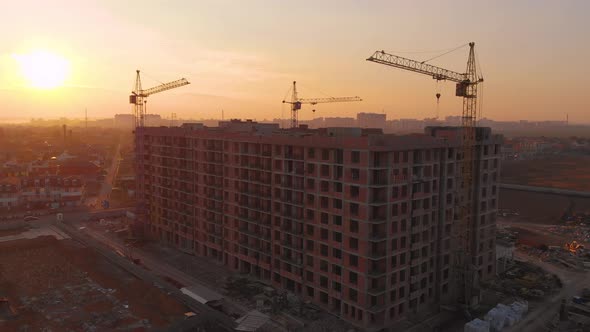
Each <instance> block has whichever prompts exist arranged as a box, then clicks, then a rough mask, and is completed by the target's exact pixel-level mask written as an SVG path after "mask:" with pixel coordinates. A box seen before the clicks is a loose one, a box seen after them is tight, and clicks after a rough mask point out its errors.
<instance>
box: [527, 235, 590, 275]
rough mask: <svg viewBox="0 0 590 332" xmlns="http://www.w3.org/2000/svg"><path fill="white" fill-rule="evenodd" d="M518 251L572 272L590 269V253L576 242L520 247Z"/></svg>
mask: <svg viewBox="0 0 590 332" xmlns="http://www.w3.org/2000/svg"><path fill="white" fill-rule="evenodd" d="M518 250H519V251H521V252H524V253H525V254H527V255H529V256H532V257H537V258H539V260H541V261H543V262H548V263H552V264H555V265H558V266H560V267H565V268H569V269H572V270H583V269H590V252H589V251H588V250H586V249H585V248H584V247H583V246H581V245H579V244H578V243H577V242H576V241H572V242H570V243H566V244H564V245H563V246H541V247H531V246H528V245H519V246H518Z"/></svg>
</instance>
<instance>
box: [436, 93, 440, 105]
mask: <svg viewBox="0 0 590 332" xmlns="http://www.w3.org/2000/svg"><path fill="white" fill-rule="evenodd" d="M439 101H440V93H437V94H436V103H437V104H438V102H439Z"/></svg>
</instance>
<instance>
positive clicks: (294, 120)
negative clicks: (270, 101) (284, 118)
mask: <svg viewBox="0 0 590 332" xmlns="http://www.w3.org/2000/svg"><path fill="white" fill-rule="evenodd" d="M350 101H362V99H361V98H360V97H358V96H355V97H328V98H299V97H298V96H297V82H296V81H293V93H292V94H291V100H290V101H287V100H283V104H291V128H297V126H298V122H299V119H298V118H299V116H298V111H299V110H300V109H301V105H302V104H310V105H316V104H323V103H342V102H350Z"/></svg>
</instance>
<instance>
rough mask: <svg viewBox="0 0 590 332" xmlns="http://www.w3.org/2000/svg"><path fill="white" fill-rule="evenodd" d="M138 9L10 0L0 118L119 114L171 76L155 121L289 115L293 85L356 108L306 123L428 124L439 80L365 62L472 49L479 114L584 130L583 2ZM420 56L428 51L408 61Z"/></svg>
mask: <svg viewBox="0 0 590 332" xmlns="http://www.w3.org/2000/svg"><path fill="white" fill-rule="evenodd" d="M138 4H139V2H134V1H128V2H124V3H118V2H114V1H100V2H98V1H85V2H83V3H78V2H71V1H57V2H54V3H52V4H51V5H49V4H38V3H32V2H30V1H21V2H18V3H11V4H10V5H9V6H8V9H9V10H5V11H3V13H4V15H3V17H2V20H1V22H2V23H0V27H2V28H3V30H5V31H18V33H13V34H10V35H8V36H7V37H6V38H5V40H4V43H3V44H2V46H0V72H2V73H3V75H0V98H1V99H2V100H3V101H4V107H3V112H2V114H1V115H0V121H6V120H9V121H11V120H26V119H30V118H39V117H44V118H50V117H61V116H65V117H79V118H81V117H83V112H84V109H85V108H88V110H89V114H92V117H94V118H100V117H108V116H112V115H114V114H116V113H129V112H131V106H130V105H129V104H127V94H129V92H130V91H131V89H132V86H133V81H134V71H135V69H141V70H142V72H144V73H145V75H144V76H143V78H144V85H145V86H146V87H150V86H153V85H157V84H159V83H158V81H164V82H165V81H169V80H175V79H178V78H180V77H186V78H187V79H188V80H189V81H190V82H191V85H189V86H187V87H183V88H182V89H179V90H177V91H170V92H167V93H166V94H162V95H161V96H157V97H154V98H151V99H150V103H149V104H148V112H153V113H160V114H169V113H170V112H176V113H177V114H178V116H179V117H185V118H219V117H221V116H220V115H221V114H220V113H221V109H224V111H225V118H257V119H264V118H267V119H273V118H281V117H287V116H288V113H289V109H288V107H287V106H284V105H282V104H281V100H283V99H284V98H285V95H286V93H287V91H288V89H289V86H290V84H291V81H293V80H297V81H298V84H300V87H301V89H300V90H301V91H300V92H301V96H302V97H321V96H325V95H326V94H327V95H332V96H355V95H358V96H360V97H362V98H363V100H364V101H363V102H362V103H351V104H332V105H318V106H317V107H316V109H317V112H315V113H313V112H312V107H304V108H303V109H302V111H301V112H300V118H301V119H302V120H309V119H312V118H314V117H337V116H341V117H351V116H354V115H355V114H356V113H358V112H375V113H381V112H383V111H385V113H387V115H388V118H390V119H391V118H429V117H433V116H434V115H435V114H436V98H435V97H434V94H435V93H436V92H437V91H438V90H437V84H436V81H434V80H431V79H429V78H428V77H420V76H418V75H413V74H411V73H404V72H399V71H395V70H390V69H389V68H385V67H380V66H377V65H375V64H372V63H369V62H367V61H365V59H366V58H367V57H368V56H370V55H371V54H372V53H373V52H374V51H375V50H381V49H383V50H385V51H387V52H391V53H393V54H399V55H401V56H407V57H409V58H415V59H418V60H425V59H428V58H430V57H432V56H434V55H437V54H440V53H441V51H443V50H447V49H451V48H454V47H456V46H458V45H462V44H465V43H467V42H469V41H475V42H476V50H477V53H478V59H479V61H480V65H481V67H482V71H483V76H484V77H485V79H486V83H485V99H484V107H483V114H482V117H487V118H493V119H497V120H520V119H527V120H532V121H541V120H558V121H563V120H565V117H566V114H569V120H570V122H571V123H589V122H590V116H589V115H588V112H587V110H588V106H589V102H588V101H587V99H586V98H585V94H584V91H583V89H584V87H585V84H584V82H586V81H587V77H588V75H587V74H588V73H587V69H585V68H586V67H585V66H583V59H585V58H587V57H588V55H590V47H588V46H585V45H583V44H581V43H579V42H578V41H579V40H583V39H584V38H583V37H584V32H585V31H587V30H588V29H587V28H588V27H587V25H588V23H587V22H586V21H585V20H584V17H583V13H586V12H588V9H590V8H588V7H589V4H588V3H586V2H583V1H568V2H549V1H543V2H542V3H540V2H532V1H525V2H519V3H512V2H505V1H502V2H494V3H493V4H491V3H490V4H486V3H468V2H464V6H463V5H461V6H460V5H457V6H452V8H447V7H451V6H447V5H445V4H444V3H434V2H427V3H423V4H404V3H390V2H371V3H368V4H365V3H362V2H356V1H344V2H342V1H339V2H335V1H327V2H322V3H321V4H315V3H312V2H307V1H303V2H298V3H297V4H292V3H283V2H274V3H270V4H269V3H264V2H250V3H249V4H248V8H247V9H246V10H245V9H244V6H242V5H239V4H237V3H236V2H232V1H224V2H198V3H193V2H188V1H177V2H175V3H174V4H173V5H164V4H159V3H158V2H148V3H145V2H142V4H143V5H142V6H139V5H138ZM137 8H140V9H139V10H137ZM79 13H84V14H83V15H80V14H79ZM132 13H134V14H132ZM474 13H476V15H474ZM465 27H469V28H468V29H467V28H465ZM576 42H578V44H576V45H577V47H570V46H571V45H573V44H574V43H576ZM424 50H436V51H438V52H432V53H430V52H428V53H420V52H417V53H416V52H410V51H424ZM40 51H44V52H48V53H50V54H54V55H56V56H58V57H60V58H61V59H65V60H66V61H67V64H68V66H67V68H66V69H65V72H66V73H67V76H66V77H65V78H64V81H63V85H61V86H56V87H53V88H52V89H46V88H45V87H44V86H42V84H41V86H40V85H39V84H32V83H34V82H31V80H30V79H29V80H27V77H25V75H23V71H22V70H21V69H24V68H21V66H20V65H21V62H22V61H19V59H23V57H26V56H27V55H30V54H35V52H37V53H38V52H40ZM405 52H410V53H405ZM466 59H467V49H461V50H459V51H457V52H453V53H451V54H449V55H446V56H443V57H441V58H440V59H435V60H433V61H432V62H431V63H432V64H435V65H439V66H442V67H445V68H449V69H452V70H455V71H459V72H463V71H464V70H465V61H466ZM53 63H59V61H58V62H55V61H54V62H53ZM28 68H30V67H28ZM152 77H153V78H152ZM154 78H155V79H154ZM438 85H439V87H440V92H441V94H442V97H441V102H440V115H441V117H445V116H453V115H459V114H460V109H461V101H460V99H459V98H456V97H454V85H453V84H452V83H449V82H441V83H439V84H438ZM39 87H41V89H40V88H39Z"/></svg>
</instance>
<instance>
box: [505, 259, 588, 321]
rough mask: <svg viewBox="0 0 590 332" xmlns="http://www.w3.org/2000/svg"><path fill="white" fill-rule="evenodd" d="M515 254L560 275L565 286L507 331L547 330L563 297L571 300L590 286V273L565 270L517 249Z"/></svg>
mask: <svg viewBox="0 0 590 332" xmlns="http://www.w3.org/2000/svg"><path fill="white" fill-rule="evenodd" d="M514 256H515V258H516V259H517V260H521V261H525V262H530V263H532V264H534V265H537V266H539V267H542V268H543V269H544V270H545V271H547V272H550V273H553V274H555V275H557V276H558V277H559V279H560V280H561V282H562V284H563V287H562V289H561V290H560V291H559V293H557V294H555V295H554V296H552V297H551V298H549V299H548V300H546V301H545V302H543V303H542V304H539V305H538V306H537V307H536V308H534V309H533V310H531V311H529V312H528V313H527V314H526V316H525V317H524V319H523V320H522V321H520V322H519V323H517V324H516V325H514V326H512V327H510V328H509V329H507V330H506V332H517V331H518V332H538V331H545V325H546V324H547V322H548V321H550V320H551V319H553V317H555V315H556V314H557V313H559V307H560V305H561V301H562V300H563V299H566V300H568V301H569V300H570V299H571V298H572V297H573V296H574V295H577V294H580V293H581V291H582V289H583V288H588V287H590V273H589V272H587V271H584V272H575V271H570V270H564V269H561V268H559V267H558V266H556V265H553V264H549V263H546V262H543V261H541V260H539V259H538V258H537V257H532V256H528V255H526V254H524V253H522V252H518V251H516V252H515V253H514Z"/></svg>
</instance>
